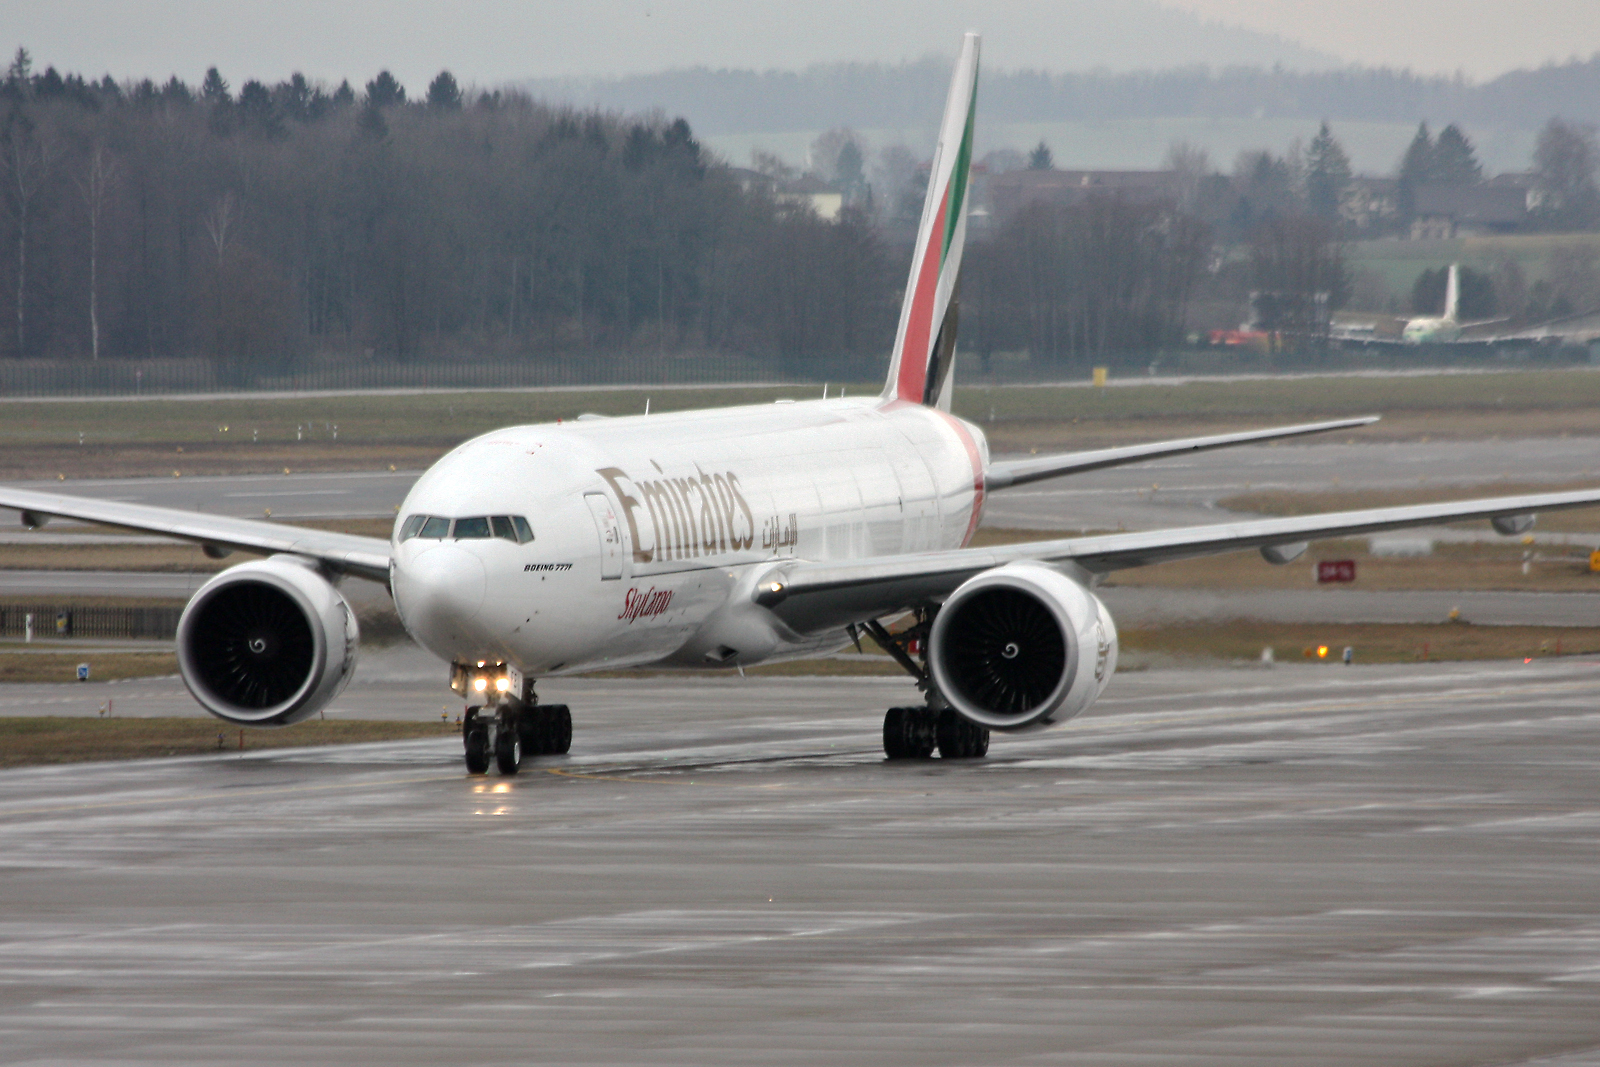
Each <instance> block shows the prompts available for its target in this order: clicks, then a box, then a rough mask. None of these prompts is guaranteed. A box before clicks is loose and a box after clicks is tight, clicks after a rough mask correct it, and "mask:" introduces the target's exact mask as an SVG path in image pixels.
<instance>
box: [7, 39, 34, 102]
mask: <svg viewBox="0 0 1600 1067" xmlns="http://www.w3.org/2000/svg"><path fill="white" fill-rule="evenodd" d="M6 92H7V93H9V94H10V95H12V96H13V97H15V98H16V99H18V100H27V99H28V98H30V97H31V96H33V57H32V56H31V55H29V54H28V50H27V49H26V48H18V49H17V54H16V55H15V56H13V57H12V59H11V66H10V67H9V68H7V70H6Z"/></svg>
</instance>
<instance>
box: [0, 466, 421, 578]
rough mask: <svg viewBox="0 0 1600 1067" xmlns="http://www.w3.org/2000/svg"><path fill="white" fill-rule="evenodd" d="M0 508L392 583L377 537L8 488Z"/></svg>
mask: <svg viewBox="0 0 1600 1067" xmlns="http://www.w3.org/2000/svg"><path fill="white" fill-rule="evenodd" d="M0 508H11V509H14V510H16V511H20V512H22V521H23V523H24V524H25V525H29V526H38V525H41V524H42V521H43V519H44V518H46V517H54V518H63V519H78V520H81V521H83V522H97V523H100V524H102V525H105V526H117V527H121V528H123V529H127V530H139V531H141V532H143V533H155V534H162V535H164V536H167V537H173V538H176V539H178V540H180V541H193V542H195V543H197V544H201V545H205V546H207V547H209V548H215V549H229V550H233V549H239V550H243V551H246V552H262V553H273V552H287V553H292V554H293V555H297V556H308V557H310V558H312V559H316V560H318V561H320V562H322V563H323V564H325V565H327V566H328V567H329V568H331V569H332V570H334V571H337V572H339V573H342V574H350V575H354V576H355V577H358V578H366V579H369V580H370V581H374V582H384V583H387V582H388V581H389V542H387V541H383V540H380V539H378V538H376V537H358V536H356V535H354V534H342V533H333V532H330V531H326V530H307V529H302V528H300V527H297V526H284V525H281V524H279V523H275V522H260V521H258V520H255V519H234V518H228V517H227V516H223V515H206V514H204V513H202V512H197V511H180V510H178V509H176V508H157V507H150V506H148V505H145V504H126V503H121V502H119V501H115V500H94V499H91V498H88V497H81V496H67V495H65V494H58V493H39V492H35V491H33V490H31V489H11V488H7V487H5V486H0Z"/></svg>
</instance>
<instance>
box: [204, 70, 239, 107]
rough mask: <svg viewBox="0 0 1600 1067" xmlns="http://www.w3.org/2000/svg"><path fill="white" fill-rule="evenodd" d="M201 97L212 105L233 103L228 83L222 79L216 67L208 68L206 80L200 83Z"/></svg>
mask: <svg viewBox="0 0 1600 1067" xmlns="http://www.w3.org/2000/svg"><path fill="white" fill-rule="evenodd" d="M200 99H202V100H204V101H205V102H206V103H208V104H212V105H216V104H231V103H233V98H232V97H231V96H229V95H228V83H227V82H225V81H223V80H222V75H221V74H219V73H218V72H217V68H216V67H210V68H208V69H207V70H206V80H205V81H203V82H201V83H200Z"/></svg>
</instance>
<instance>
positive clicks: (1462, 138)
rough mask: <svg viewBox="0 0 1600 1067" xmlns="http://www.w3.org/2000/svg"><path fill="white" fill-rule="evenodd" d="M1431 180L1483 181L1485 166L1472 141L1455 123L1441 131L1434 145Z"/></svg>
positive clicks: (1457, 182) (1471, 182) (1445, 182)
mask: <svg viewBox="0 0 1600 1067" xmlns="http://www.w3.org/2000/svg"><path fill="white" fill-rule="evenodd" d="M1429 180H1430V181H1434V182H1437V183H1438V184H1440V185H1477V184H1478V183H1479V182H1481V181H1483V167H1482V166H1480V165H1479V164H1478V157H1477V154H1476V152H1475V151H1474V150H1473V147H1472V142H1471V141H1470V140H1468V139H1467V135H1466V134H1464V133H1462V132H1461V127H1459V126H1457V125H1456V124H1455V123H1451V124H1450V125H1448V126H1446V127H1445V128H1444V129H1442V130H1440V131H1439V139H1438V141H1436V142H1434V145H1433V172H1432V177H1431V178H1430V179H1429Z"/></svg>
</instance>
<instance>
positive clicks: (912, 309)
mask: <svg viewBox="0 0 1600 1067" xmlns="http://www.w3.org/2000/svg"><path fill="white" fill-rule="evenodd" d="M977 101H978V35H977V34H975V33H969V34H967V35H966V37H965V38H964V39H963V41H962V42H961V55H960V57H959V58H958V59H957V60H956V68H955V73H954V74H953V75H952V76H951V78H950V95H949V96H948V97H947V98H946V100H945V105H944V122H943V124H942V125H941V126H940V127H939V143H938V145H937V146H935V148H934V151H933V169H932V171H931V172H930V173H929V175H928V196H927V199H926V200H924V201H923V204H922V224H921V226H919V227H918V228H917V243H916V247H915V249H914V251H913V252H912V256H911V276H910V278H909V279H908V280H907V282H906V295H905V302H904V303H902V304H901V306H900V328H899V330H898V331H897V332H896V333H895V339H894V353H893V355H892V356H891V358H890V360H889V381H888V384H887V385H885V386H884V390H883V398H884V399H885V400H908V401H911V402H912V403H915V404H927V405H929V406H931V407H938V408H940V409H941V410H944V411H949V410H950V398H951V392H952V390H953V386H954V378H953V376H952V375H951V373H950V367H951V362H952V360H954V358H955V349H956V305H957V295H958V291H959V289H960V281H961V250H962V247H963V246H964V245H965V244H966V240H967V188H968V185H967V174H968V171H969V169H970V168H971V165H972V119H973V111H974V110H975V109H976V106H977Z"/></svg>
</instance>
